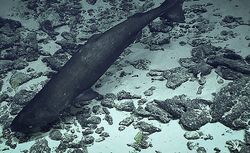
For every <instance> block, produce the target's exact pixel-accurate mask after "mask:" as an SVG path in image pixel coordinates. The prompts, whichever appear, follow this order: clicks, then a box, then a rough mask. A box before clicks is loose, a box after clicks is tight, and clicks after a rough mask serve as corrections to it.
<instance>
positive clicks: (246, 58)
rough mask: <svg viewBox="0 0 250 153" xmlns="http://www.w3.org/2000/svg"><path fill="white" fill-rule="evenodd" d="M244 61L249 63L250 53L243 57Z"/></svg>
mask: <svg viewBox="0 0 250 153" xmlns="http://www.w3.org/2000/svg"><path fill="white" fill-rule="evenodd" d="M245 61H246V62H247V63H248V64H250V55H247V56H246V57H245Z"/></svg>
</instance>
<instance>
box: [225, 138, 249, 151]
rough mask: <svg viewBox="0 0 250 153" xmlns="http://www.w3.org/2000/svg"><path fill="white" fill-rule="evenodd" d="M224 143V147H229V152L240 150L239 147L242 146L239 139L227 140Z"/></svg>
mask: <svg viewBox="0 0 250 153" xmlns="http://www.w3.org/2000/svg"><path fill="white" fill-rule="evenodd" d="M226 144H227V146H226V147H227V148H228V149H229V151H230V153H231V152H232V153H233V152H240V150H241V148H242V147H243V146H244V143H243V142H242V141H240V140H228V141H226ZM242 153H243V152H242ZM244 153H245V152H244Z"/></svg>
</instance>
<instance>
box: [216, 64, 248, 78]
mask: <svg viewBox="0 0 250 153" xmlns="http://www.w3.org/2000/svg"><path fill="white" fill-rule="evenodd" d="M215 72H216V73H217V74H218V75H219V76H220V77H222V78H223V79H225V80H236V79H239V78H242V77H244V75H243V74H241V73H238V72H236V71H233V70H231V69H229V68H227V67H225V66H218V67H217V68H216V69H215Z"/></svg>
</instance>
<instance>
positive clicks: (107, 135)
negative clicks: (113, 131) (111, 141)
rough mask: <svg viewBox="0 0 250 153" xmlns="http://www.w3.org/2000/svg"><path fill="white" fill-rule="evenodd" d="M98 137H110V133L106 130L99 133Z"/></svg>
mask: <svg viewBox="0 0 250 153" xmlns="http://www.w3.org/2000/svg"><path fill="white" fill-rule="evenodd" d="M100 137H104V138H107V137H110V135H109V133H108V132H102V134H100Z"/></svg>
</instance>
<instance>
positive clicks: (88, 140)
mask: <svg viewBox="0 0 250 153" xmlns="http://www.w3.org/2000/svg"><path fill="white" fill-rule="evenodd" d="M94 141H95V138H94V137H93V136H85V137H84V138H83V142H84V143H85V144H92V143H93V142H94Z"/></svg>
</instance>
